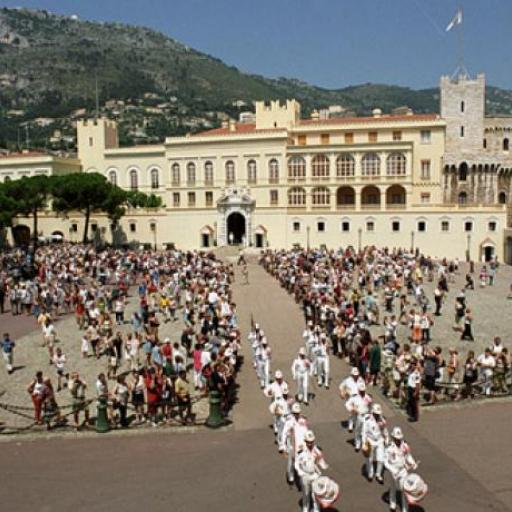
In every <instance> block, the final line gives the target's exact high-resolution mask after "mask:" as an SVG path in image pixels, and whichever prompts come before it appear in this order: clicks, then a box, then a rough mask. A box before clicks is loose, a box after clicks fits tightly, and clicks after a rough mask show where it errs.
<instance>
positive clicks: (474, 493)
mask: <svg viewBox="0 0 512 512" xmlns="http://www.w3.org/2000/svg"><path fill="white" fill-rule="evenodd" d="M249 281H250V284H248V285H246V284H243V279H242V276H241V274H240V272H239V271H237V275H236V283H235V285H234V286H233V294H234V300H235V302H236V304H237V311H238V316H239V323H240V327H241V330H242V337H243V340H244V345H243V355H244V360H245V363H244V367H243V371H242V372H241V374H240V378H239V382H240V386H241V387H240V393H239V399H240V400H239V404H237V406H236V408H235V410H234V413H233V414H234V416H233V419H234V428H235V429H236V430H251V429H262V428H266V429H267V430H268V442H269V443H272V442H273V436H272V431H271V430H270V428H269V425H270V422H271V416H270V413H269V410H268V405H269V400H268V399H267V398H266V397H265V396H264V395H263V393H262V391H261V389H260V386H259V382H258V379H257V378H256V373H255V371H254V369H253V368H252V361H251V348H250V347H249V346H248V344H247V343H246V341H245V340H246V339H247V334H248V333H249V330H250V325H251V318H253V319H254V321H255V322H257V323H259V324H260V327H261V329H263V330H264V332H265V335H266V336H267V338H268V340H269V344H270V347H271V349H272V363H271V371H272V374H273V372H275V370H277V369H280V370H281V371H282V372H283V373H284V375H285V380H286V381H287V382H288V384H289V385H290V389H291V391H292V392H293V393H294V392H295V390H296V386H295V383H294V382H293V381H292V378H291V365H292V361H293V359H294V358H295V357H296V355H297V351H298V349H299V348H300V347H301V346H303V340H302V332H303V330H304V317H303V314H302V311H301V308H300V306H299V305H298V304H296V303H295V302H294V300H293V298H292V297H291V296H290V295H288V293H287V292H286V291H285V290H284V289H283V288H281V287H280V286H279V283H278V281H276V280H274V279H273V278H272V277H271V276H270V275H269V274H267V273H266V272H265V271H264V269H263V268H262V267H260V266H259V265H257V264H254V263H253V264H249ZM348 372H349V366H348V365H347V364H346V363H345V362H344V361H341V360H339V359H337V358H334V357H332V356H331V386H330V389H329V390H325V389H323V388H319V387H318V386H317V385H316V382H315V381H314V379H312V380H311V383H312V384H311V392H312V393H313V394H314V398H313V399H312V400H311V402H310V405H309V406H307V407H304V414H305V416H306V417H307V418H308V421H309V424H310V427H311V428H312V429H313V430H314V431H315V433H316V434H317V439H318V443H319V445H320V446H321V447H322V449H323V450H324V454H325V457H326V460H327V462H328V463H329V464H330V469H329V471H327V474H328V475H329V476H331V477H332V478H334V479H335V480H336V481H337V482H339V484H340V487H341V492H342V499H341V504H342V505H341V507H342V508H343V509H344V510H361V511H362V510H379V509H383V510H385V509H386V505H385V503H384V502H383V495H384V493H385V492H386V490H387V485H385V486H383V487H382V486H380V485H378V484H377V483H372V484H370V483H368V482H367V481H366V479H365V478H364V476H363V474H362V469H363V463H364V459H363V457H362V455H361V454H358V453H355V451H354V449H353V447H352V445H351V444H350V443H349V440H350V439H351V435H350V434H348V433H347V431H346V430H345V429H343V428H342V427H341V420H342V419H345V418H346V416H347V413H346V411H345V408H344V404H343V402H342V400H341V399H340V397H339V395H338V386H339V383H340V381H341V380H342V379H343V378H345V377H346V376H347V375H348ZM369 392H370V393H371V394H372V395H373V396H374V400H376V401H378V402H379V403H381V404H382V405H383V409H384V414H385V416H386V417H387V419H388V423H389V424H390V425H391V426H394V425H399V426H400V427H401V428H402V429H403V430H404V433H405V436H406V439H407V440H408V442H409V444H410V445H411V447H412V451H413V454H414V455H415V457H416V458H417V459H418V460H420V461H421V464H420V468H419V470H418V472H419V473H420V474H421V475H422V476H423V477H424V479H425V480H426V481H427V482H428V484H429V485H430V489H431V492H430V493H429V495H428V497H427V498H426V500H425V502H424V503H422V505H423V506H424V509H425V511H428V510H436V511H438V510H439V511H440V510H464V511H466V512H469V511H475V512H477V511H481V510H484V509H486V510H496V511H498V510H507V509H506V508H504V506H503V504H502V503H501V502H500V501H498V500H497V499H496V498H495V497H494V496H493V495H492V492H490V490H488V489H486V488H484V487H483V485H482V484H480V483H479V482H477V481H476V480H475V479H474V478H475V476H476V475H475V472H474V471H469V472H466V470H465V469H464V468H463V467H461V466H459V465H458V464H457V462H455V461H454V460H453V459H451V458H450V457H449V456H448V455H446V453H444V450H443V451H441V449H439V448H438V447H437V446H436V445H435V444H434V443H435V439H432V436H424V435H422V434H421V433H420V432H421V431H420V430H419V429H416V428H411V425H409V424H408V423H407V421H405V418H404V416H403V415H402V414H401V413H399V412H397V411H395V410H394V409H391V408H390V407H389V406H388V404H387V402H386V401H384V400H383V399H382V396H381V395H380V393H379V391H378V390H377V389H376V388H371V387H370V388H369ZM454 420H455V421H454V423H453V426H452V428H454V429H457V428H460V427H461V425H458V424H457V420H456V416H455V418H454ZM268 464H269V465H271V464H277V465H280V466H281V467H282V472H283V479H282V480H278V481H277V482H276V483H275V485H278V486H281V487H283V491H285V490H286V484H285V482H284V470H285V461H284V460H281V458H280V456H279V454H278V453H277V450H276V451H275V456H274V460H269V461H268ZM387 483H388V482H387V481H386V484H387ZM486 483H487V482H484V485H485V484H486ZM341 507H340V508H341ZM417 510H418V509H417ZM419 510H421V509H419Z"/></svg>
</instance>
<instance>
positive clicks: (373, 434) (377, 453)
mask: <svg viewBox="0 0 512 512" xmlns="http://www.w3.org/2000/svg"><path fill="white" fill-rule="evenodd" d="M387 438H388V432H387V429H386V420H385V419H384V417H383V416H380V417H378V418H376V417H375V415H374V414H367V415H366V416H365V417H364V421H363V430H362V440H363V444H366V443H368V444H369V446H370V454H369V456H368V459H367V461H366V474H367V475H368V478H369V479H370V480H371V479H372V478H373V475H374V467H373V465H374V462H377V471H376V474H377V478H382V470H383V465H384V443H385V442H386V440H387Z"/></svg>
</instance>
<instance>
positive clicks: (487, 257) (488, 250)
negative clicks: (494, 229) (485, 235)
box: [484, 245, 494, 263]
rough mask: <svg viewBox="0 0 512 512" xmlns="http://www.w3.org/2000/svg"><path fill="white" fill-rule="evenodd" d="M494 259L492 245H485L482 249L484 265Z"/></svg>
mask: <svg viewBox="0 0 512 512" xmlns="http://www.w3.org/2000/svg"><path fill="white" fill-rule="evenodd" d="M493 259H494V247H493V246H492V245H486V246H485V247H484V261H485V262H486V263H488V262H490V261H492V260H493Z"/></svg>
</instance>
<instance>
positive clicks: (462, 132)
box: [460, 126, 464, 139]
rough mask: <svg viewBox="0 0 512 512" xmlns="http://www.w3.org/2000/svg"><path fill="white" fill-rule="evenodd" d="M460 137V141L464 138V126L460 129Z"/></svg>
mask: <svg viewBox="0 0 512 512" xmlns="http://www.w3.org/2000/svg"><path fill="white" fill-rule="evenodd" d="M460 137H461V139H463V138H464V126H461V127H460Z"/></svg>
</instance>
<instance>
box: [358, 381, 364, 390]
mask: <svg viewBox="0 0 512 512" xmlns="http://www.w3.org/2000/svg"><path fill="white" fill-rule="evenodd" d="M357 390H358V391H366V384H365V383H364V381H362V380H361V381H359V382H358V383H357Z"/></svg>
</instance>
